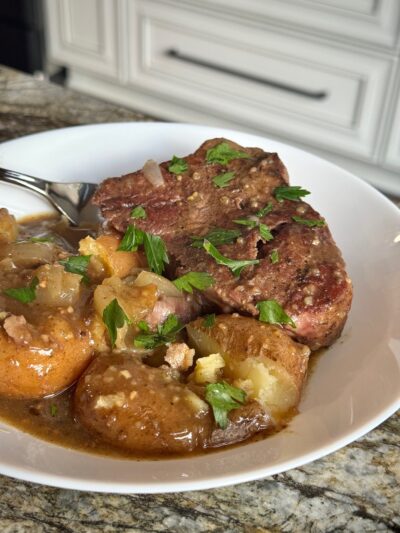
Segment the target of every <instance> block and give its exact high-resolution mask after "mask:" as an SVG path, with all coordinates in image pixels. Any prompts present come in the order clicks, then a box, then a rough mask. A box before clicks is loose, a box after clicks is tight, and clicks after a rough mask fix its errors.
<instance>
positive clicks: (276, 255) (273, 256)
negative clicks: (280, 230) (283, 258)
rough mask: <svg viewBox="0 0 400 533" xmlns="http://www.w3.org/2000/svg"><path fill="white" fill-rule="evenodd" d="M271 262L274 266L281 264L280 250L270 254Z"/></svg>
mask: <svg viewBox="0 0 400 533" xmlns="http://www.w3.org/2000/svg"><path fill="white" fill-rule="evenodd" d="M269 260H270V261H271V263H272V264H273V265H275V263H278V262H279V253H278V250H272V252H271V253H270V254H269Z"/></svg>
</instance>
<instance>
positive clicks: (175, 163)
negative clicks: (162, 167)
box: [168, 155, 188, 174]
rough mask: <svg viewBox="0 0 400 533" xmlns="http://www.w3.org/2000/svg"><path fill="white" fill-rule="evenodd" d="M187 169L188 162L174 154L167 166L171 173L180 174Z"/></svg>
mask: <svg viewBox="0 0 400 533" xmlns="http://www.w3.org/2000/svg"><path fill="white" fill-rule="evenodd" d="M187 169H188V164H187V163H186V161H185V160H184V159H182V158H181V157H176V155H174V156H173V158H172V160H171V163H170V164H169V166H168V170H169V171H170V172H172V173H173V174H182V172H186V171H187Z"/></svg>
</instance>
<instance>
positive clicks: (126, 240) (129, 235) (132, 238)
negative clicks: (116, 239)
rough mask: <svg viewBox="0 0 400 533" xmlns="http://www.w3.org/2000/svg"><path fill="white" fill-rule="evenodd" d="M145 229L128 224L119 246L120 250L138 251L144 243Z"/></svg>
mask: <svg viewBox="0 0 400 533" xmlns="http://www.w3.org/2000/svg"><path fill="white" fill-rule="evenodd" d="M143 236H144V231H142V230H141V229H139V228H136V227H135V226H132V225H130V226H128V227H127V228H126V232H125V234H124V236H123V237H122V240H121V242H120V244H119V246H118V248H117V250H118V251H120V252H136V251H137V249H138V248H139V246H140V245H141V244H143Z"/></svg>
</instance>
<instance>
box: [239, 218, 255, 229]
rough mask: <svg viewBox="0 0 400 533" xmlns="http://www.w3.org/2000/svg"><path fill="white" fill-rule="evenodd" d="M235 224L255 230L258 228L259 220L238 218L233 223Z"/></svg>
mask: <svg viewBox="0 0 400 533" xmlns="http://www.w3.org/2000/svg"><path fill="white" fill-rule="evenodd" d="M233 222H234V223H235V224H241V225H242V226H247V227H248V228H255V227H256V226H258V221H257V220H252V219H251V218H237V219H236V220H234V221H233Z"/></svg>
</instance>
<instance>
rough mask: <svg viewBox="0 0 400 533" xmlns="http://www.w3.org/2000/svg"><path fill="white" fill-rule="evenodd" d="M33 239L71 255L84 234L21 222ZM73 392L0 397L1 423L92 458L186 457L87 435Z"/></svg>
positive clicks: (49, 221) (54, 224)
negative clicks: (133, 449)
mask: <svg viewBox="0 0 400 533" xmlns="http://www.w3.org/2000/svg"><path fill="white" fill-rule="evenodd" d="M32 236H35V237H49V236H50V238H52V239H54V240H56V241H57V240H58V241H60V240H61V241H62V243H63V245H64V247H66V248H69V249H70V250H71V251H72V250H74V249H77V243H78V241H79V239H81V238H82V233H79V231H76V230H73V229H71V228H70V227H69V226H68V224H66V223H64V222H63V221H61V220H60V219H59V218H58V217H55V216H49V215H41V216H35V217H30V218H25V219H24V220H22V221H20V239H29V238H31V237H32ZM317 358H318V355H316V356H314V357H312V359H313V361H314V362H315V361H316V359H317ZM314 364H315V363H313V366H314ZM74 390H75V386H72V387H70V388H69V389H68V390H67V391H64V392H63V393H60V394H57V395H55V396H52V397H49V398H41V399H36V400H32V399H29V400H15V399H7V398H1V397H0V420H2V421H4V422H6V423H8V424H10V425H12V426H14V427H16V428H18V429H20V430H22V431H24V432H26V433H29V434H31V435H33V436H35V437H37V438H39V439H42V440H44V441H47V442H50V443H52V444H57V445H60V446H63V447H67V448H72V449H77V450H80V451H84V452H88V453H91V454H98V455H107V456H110V457H116V458H119V459H130V460H132V459H134V460H144V459H149V458H151V459H152V460H165V459H169V458H176V457H181V458H182V457H185V456H182V454H179V456H177V455H174V454H168V455H151V456H149V454H146V455H145V456H144V455H139V454H138V453H137V452H129V451H126V450H123V449H120V448H118V447H116V446H113V445H110V444H108V443H106V442H104V441H103V440H102V439H101V438H99V437H97V436H96V435H95V434H93V433H91V432H89V431H87V430H86V429H85V428H84V427H83V426H82V424H80V422H79V421H78V420H77V419H76V418H75V417H74V415H73V397H74ZM295 414H296V412H293V413H292V416H294V415H295ZM278 430H279V429H278V428H277V429H275V430H273V431H271V430H269V431H264V432H259V433H257V434H256V435H254V436H253V437H251V438H250V439H247V440H246V441H245V442H246V443H249V442H256V441H260V440H263V439H265V438H266V437H267V436H269V435H271V434H272V433H275V432H277V431H278ZM280 430H282V428H280ZM238 445H240V443H239V444H234V445H230V446H223V447H222V448H212V449H209V450H207V449H205V450H200V451H195V452H192V453H190V454H187V455H186V457H192V456H193V455H203V454H205V453H210V452H212V453H215V452H216V451H218V450H220V451H221V450H223V449H226V448H232V447H234V446H238Z"/></svg>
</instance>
